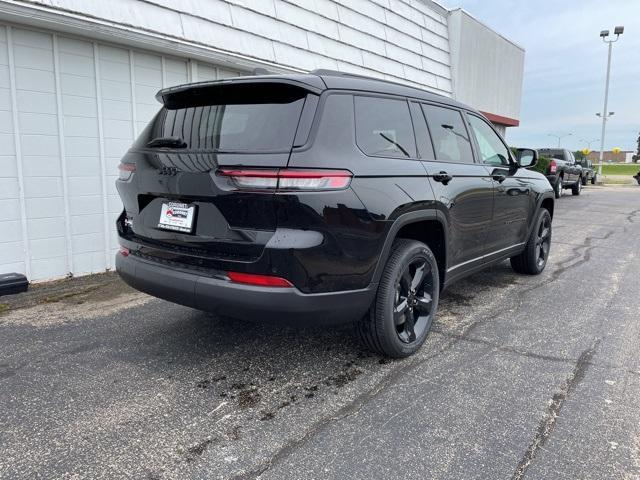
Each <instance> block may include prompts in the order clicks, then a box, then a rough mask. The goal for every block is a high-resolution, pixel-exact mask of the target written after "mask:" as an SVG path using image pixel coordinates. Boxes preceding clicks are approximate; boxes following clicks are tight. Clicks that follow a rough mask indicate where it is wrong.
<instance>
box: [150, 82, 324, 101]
mask: <svg viewBox="0 0 640 480" xmlns="http://www.w3.org/2000/svg"><path fill="white" fill-rule="evenodd" d="M324 90H326V85H325V84H324V82H323V81H322V79H321V78H320V77H313V76H310V75H306V76H300V78H295V77H292V76H290V75H287V76H282V77H279V76H277V75H268V76H255V77H250V76H246V77H234V78H227V79H224V80H213V81H205V82H196V83H187V84H184V85H177V86H175V87H169V88H164V89H162V90H160V91H158V93H156V100H158V102H160V103H162V104H163V105H164V106H165V107H166V108H169V109H174V108H183V107H185V106H195V105H205V104H206V105H210V104H211V103H208V102H216V101H219V102H221V103H225V102H227V101H240V102H242V103H244V102H247V101H250V99H252V98H254V99H255V101H257V100H258V99H259V98H260V97H264V95H273V96H275V97H278V98H289V97H295V96H296V95H299V93H296V92H301V91H306V92H309V93H313V94H315V95H320V94H321V93H322V92H323V91H324Z"/></svg>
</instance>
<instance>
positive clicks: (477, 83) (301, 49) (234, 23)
mask: <svg viewBox="0 0 640 480" xmlns="http://www.w3.org/2000/svg"><path fill="white" fill-rule="evenodd" d="M523 63H524V51H523V50H522V49H521V48H520V47H518V46H517V45H514V44H513V43H512V42H510V41H509V40H506V39H505V38H503V37H501V36H500V35H499V34H498V33H496V32H494V31H492V30H491V29H489V28H488V27H486V26H484V25H482V24H481V23H479V22H478V21H477V20H475V19H474V18H473V17H471V16H470V15H469V14H467V13H466V12H464V11H462V10H453V11H448V10H446V9H445V8H443V7H441V6H440V5H438V4H437V3H435V2H433V1H431V0H108V1H107V0H29V1H26V0H0V273H4V272H10V271H16V272H22V273H25V274H26V275H27V276H28V277H29V279H31V280H42V279H50V278H56V277H63V276H66V275H69V274H72V275H82V274H87V273H92V272H100V271H104V270H105V269H109V268H113V262H114V254H115V252H116V250H117V240H116V235H115V228H114V222H115V219H116V217H117V216H118V214H119V213H120V211H121V203H120V200H119V198H118V196H117V194H116V190H115V187H114V181H115V177H116V176H117V170H116V167H117V164H118V162H119V160H120V157H121V156H122V154H123V153H124V152H125V151H126V149H127V148H128V147H129V145H130V144H131V142H132V140H133V138H135V137H136V135H137V133H138V132H139V131H140V129H141V128H143V126H144V125H145V124H146V123H147V122H148V121H149V120H150V119H151V117H152V115H153V114H154V113H155V112H156V111H157V109H158V108H159V104H158V103H157V102H156V100H155V98H154V95H155V93H156V91H157V90H158V89H160V88H162V87H166V86H170V85H175V84H179V83H184V82H189V81H198V80H207V79H218V78H225V77H229V76H236V75H241V74H247V73H249V72H251V71H252V70H253V69H254V68H256V67H263V68H266V69H268V70H271V71H274V72H289V71H291V72H295V71H308V70H312V69H315V68H325V69H333V70H340V71H349V72H354V73H359V74H365V75H370V76H375V77H382V78H387V79H389V80H393V81H396V82H403V83H407V84H410V85H413V86H416V87H419V88H424V89H428V90H431V91H434V92H438V93H441V94H443V95H447V96H455V97H457V98H458V99H459V100H461V101H463V102H465V103H468V104H470V105H472V106H475V107H476V108H478V109H479V110H481V111H483V112H484V113H485V114H487V116H488V117H489V118H490V119H491V120H492V121H493V122H494V123H496V124H500V125H507V126H508V125H517V124H518V117H519V109H520V95H521V86H522V72H523Z"/></svg>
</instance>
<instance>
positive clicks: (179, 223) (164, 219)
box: [158, 202, 196, 233]
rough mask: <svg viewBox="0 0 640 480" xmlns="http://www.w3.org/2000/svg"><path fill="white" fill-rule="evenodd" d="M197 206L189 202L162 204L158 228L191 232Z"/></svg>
mask: <svg viewBox="0 0 640 480" xmlns="http://www.w3.org/2000/svg"><path fill="white" fill-rule="evenodd" d="M195 212H196V207H195V205H189V204H187V203H179V202H167V203H163V204H162V209H161V210H160V220H159V221H158V228H162V229H164V230H174V231H176V232H184V233H191V231H192V230H193V221H194V219H195Z"/></svg>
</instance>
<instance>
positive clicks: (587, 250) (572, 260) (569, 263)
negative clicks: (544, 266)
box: [522, 230, 614, 293]
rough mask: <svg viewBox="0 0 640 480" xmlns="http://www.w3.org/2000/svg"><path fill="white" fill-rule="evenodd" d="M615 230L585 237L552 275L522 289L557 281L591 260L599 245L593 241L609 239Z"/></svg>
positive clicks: (539, 286)
mask: <svg viewBox="0 0 640 480" xmlns="http://www.w3.org/2000/svg"><path fill="white" fill-rule="evenodd" d="M613 233H614V231H613V230H609V231H608V232H607V233H606V234H605V235H604V236H602V237H594V236H589V237H586V238H585V239H584V242H583V243H581V244H579V245H576V246H575V248H574V249H573V250H572V252H571V253H572V255H571V256H570V257H569V258H567V259H566V260H563V261H561V262H559V263H558V268H556V269H555V270H554V271H553V272H552V273H551V277H550V278H548V279H546V280H544V281H542V282H540V283H538V284H535V285H532V286H531V287H529V288H526V289H524V290H523V291H522V293H528V292H530V291H532V290H537V289H538V288H541V287H544V286H545V285H548V284H550V283H553V282H555V281H556V280H558V279H559V278H560V277H561V276H562V275H563V274H564V273H566V272H567V271H569V270H571V269H573V268H575V267H577V266H579V265H582V264H583V263H585V262H588V261H589V260H591V252H592V251H593V249H594V248H596V247H597V245H592V244H591V242H592V241H593V240H594V239H596V240H607V239H608V238H609V237H611V235H613ZM583 249H584V251H583V252H582V255H580V253H581V252H580V251H581V250H583ZM576 257H578V259H577V260H576Z"/></svg>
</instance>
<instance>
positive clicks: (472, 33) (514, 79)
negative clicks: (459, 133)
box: [449, 9, 525, 120]
mask: <svg viewBox="0 0 640 480" xmlns="http://www.w3.org/2000/svg"><path fill="white" fill-rule="evenodd" d="M449 34H450V44H451V52H452V54H451V69H452V75H453V81H454V86H453V89H454V91H455V98H456V99H457V100H459V101H461V102H463V103H467V104H469V105H471V106H473V107H475V108H476V109H478V110H481V111H483V112H489V113H493V114H495V115H500V116H503V117H508V118H511V119H515V120H519V118H520V100H521V97H522V80H523V74H524V54H525V52H524V49H523V48H522V47H519V46H518V45H516V44H514V43H513V42H511V41H510V40H508V39H506V38H504V37H502V36H501V35H500V34H498V33H497V32H495V31H493V30H491V29H490V28H489V27H487V26H486V25H484V24H482V23H481V22H479V21H478V20H476V19H475V18H473V17H472V16H471V15H469V14H468V13H467V12H465V11H464V10H462V9H457V10H453V11H452V12H451V13H450V15H449Z"/></svg>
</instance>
